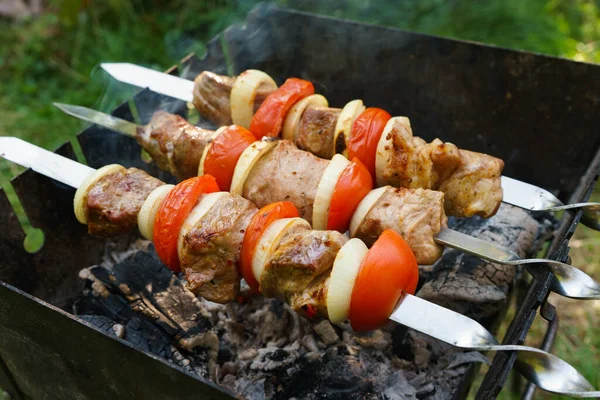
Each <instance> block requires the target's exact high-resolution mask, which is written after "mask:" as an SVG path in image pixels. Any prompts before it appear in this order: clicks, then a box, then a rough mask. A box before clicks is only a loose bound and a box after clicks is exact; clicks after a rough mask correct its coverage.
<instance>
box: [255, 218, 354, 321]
mask: <svg viewBox="0 0 600 400" xmlns="http://www.w3.org/2000/svg"><path fill="white" fill-rule="evenodd" d="M347 240H348V239H347V238H346V236H344V235H342V234H341V233H339V232H337V231H313V230H311V229H308V228H306V227H296V228H292V229H290V231H288V232H286V233H285V234H284V235H283V237H282V238H281V240H280V241H279V243H278V244H277V247H276V248H275V249H274V250H273V252H272V253H271V254H270V256H269V261H268V263H267V265H266V267H265V269H264V271H263V273H262V275H261V277H260V291H261V292H262V293H263V294H264V295H265V296H268V297H277V298H279V299H282V300H284V301H286V302H288V304H290V305H291V306H292V308H293V309H294V310H296V311H298V310H302V309H303V306H304V305H308V304H310V305H313V306H314V307H316V308H317V309H318V310H319V312H320V313H321V315H325V316H326V315H327V312H326V305H325V299H326V295H327V286H326V284H327V282H328V278H329V274H330V272H331V268H332V267H333V262H334V260H335V257H336V255H337V253H338V251H339V250H340V248H341V247H342V246H343V245H344V243H346V241H347Z"/></svg>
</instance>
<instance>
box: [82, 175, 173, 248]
mask: <svg viewBox="0 0 600 400" xmlns="http://www.w3.org/2000/svg"><path fill="white" fill-rule="evenodd" d="M163 184H164V183H163V182H162V181H160V180H158V179H156V178H154V177H152V176H150V175H148V174H147V173H146V172H144V171H142V170H140V169H137V168H128V169H123V170H121V171H118V172H114V173H112V174H108V175H105V176H103V177H102V178H100V179H99V180H98V182H96V184H94V186H93V187H92V188H91V189H90V191H89V192H88V195H87V219H88V232H89V233H91V234H92V235H95V236H99V237H103V238H105V237H112V236H116V235H121V234H124V233H127V232H130V231H132V230H133V229H135V228H136V227H137V215H138V213H139V211H140V209H141V208H142V205H143V204H144V201H145V200H146V198H147V197H148V195H149V194H150V193H151V192H152V191H153V190H154V189H156V188H157V187H159V186H161V185H163Z"/></svg>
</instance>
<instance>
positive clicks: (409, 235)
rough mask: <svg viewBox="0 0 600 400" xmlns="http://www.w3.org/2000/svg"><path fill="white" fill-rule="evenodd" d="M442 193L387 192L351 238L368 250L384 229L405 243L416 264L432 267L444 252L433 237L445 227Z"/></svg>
mask: <svg viewBox="0 0 600 400" xmlns="http://www.w3.org/2000/svg"><path fill="white" fill-rule="evenodd" d="M447 222H448V218H447V217H446V214H445V213H444V193H442V192H438V191H435V190H428V189H406V188H392V187H390V188H388V189H387V190H386V192H385V193H384V194H383V195H382V196H381V197H380V198H379V200H377V202H376V203H375V204H374V205H373V207H372V208H371V210H370V211H369V212H368V213H367V215H366V216H365V218H364V220H363V221H362V222H361V224H360V225H359V227H358V229H357V232H356V234H355V236H356V237H357V238H359V239H361V240H362V241H364V242H365V244H366V245H367V246H369V247H370V246H372V245H373V243H375V241H376V240H377V238H378V237H379V235H380V234H381V233H382V232H383V231H384V230H386V229H393V230H394V231H396V232H398V233H399V234H400V236H402V237H403V238H404V240H406V242H407V243H408V245H409V246H410V248H411V249H412V251H413V253H415V258H416V259H417V263H419V264H421V265H428V264H433V263H434V262H435V261H436V260H437V259H438V258H440V257H441V256H442V252H443V250H444V248H443V247H442V246H440V245H438V244H437V243H436V242H435V241H434V240H433V237H434V236H435V234H436V233H438V232H439V231H440V229H441V228H442V227H447V226H448V225H447Z"/></svg>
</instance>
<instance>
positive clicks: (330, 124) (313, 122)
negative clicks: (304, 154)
mask: <svg viewBox="0 0 600 400" xmlns="http://www.w3.org/2000/svg"><path fill="white" fill-rule="evenodd" d="M341 112H342V110H341V109H339V108H329V107H308V108H307V109H306V110H305V111H304V113H303V114H302V118H301V119H300V124H299V127H298V130H297V131H296V138H295V140H294V142H295V143H296V146H298V148H300V149H302V150H306V151H309V152H311V153H313V154H314V155H315V156H317V157H321V158H331V156H332V155H333V151H334V136H335V126H336V124H337V120H338V118H339V116H340V113H341Z"/></svg>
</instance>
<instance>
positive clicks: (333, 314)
mask: <svg viewBox="0 0 600 400" xmlns="http://www.w3.org/2000/svg"><path fill="white" fill-rule="evenodd" d="M367 251H369V249H368V248H367V246H366V245H365V244H364V243H363V241H362V240H360V239H350V240H349V241H347V242H346V243H345V244H344V245H343V246H342V248H341V249H340V251H339V252H338V253H337V255H336V256H335V261H334V262H333V269H332V270H331V275H330V278H329V288H328V289H327V314H328V315H329V320H330V321H331V322H332V323H334V324H336V323H339V322H343V321H345V320H347V319H348V313H349V312H350V299H351V298H352V289H354V283H355V282H356V277H357V276H358V271H360V266H361V264H362V262H363V259H364V258H365V256H366V255H367Z"/></svg>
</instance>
